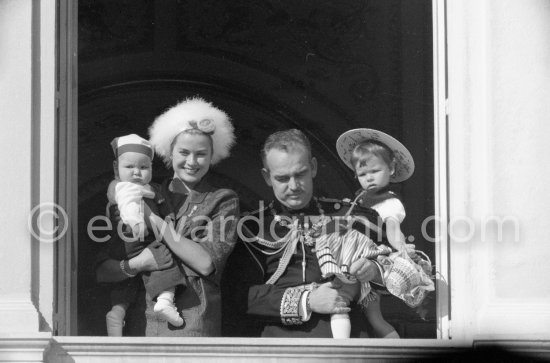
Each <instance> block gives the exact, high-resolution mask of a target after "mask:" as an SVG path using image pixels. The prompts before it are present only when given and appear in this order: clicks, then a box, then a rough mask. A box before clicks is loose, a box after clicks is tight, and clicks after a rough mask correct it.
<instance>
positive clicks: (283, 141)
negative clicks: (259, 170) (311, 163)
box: [262, 129, 311, 167]
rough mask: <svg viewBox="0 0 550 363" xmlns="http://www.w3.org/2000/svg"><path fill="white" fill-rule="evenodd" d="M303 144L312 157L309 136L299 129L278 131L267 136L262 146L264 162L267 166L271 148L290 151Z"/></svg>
mask: <svg viewBox="0 0 550 363" xmlns="http://www.w3.org/2000/svg"><path fill="white" fill-rule="evenodd" d="M296 146H302V147H303V148H304V149H305V150H306V151H307V152H308V154H309V158H310V159H311V143H310V142H309V139H308V138H307V136H306V135H305V134H304V133H303V132H302V131H300V130H298V129H289V130H284V131H277V132H275V133H273V134H271V135H269V136H268V137H267V139H266V140H265V143H264V146H263V147H262V162H263V164H264V167H266V163H265V161H266V157H267V153H268V152H269V151H270V150H271V149H277V150H281V151H285V152H289V151H290V149H292V148H294V147H296Z"/></svg>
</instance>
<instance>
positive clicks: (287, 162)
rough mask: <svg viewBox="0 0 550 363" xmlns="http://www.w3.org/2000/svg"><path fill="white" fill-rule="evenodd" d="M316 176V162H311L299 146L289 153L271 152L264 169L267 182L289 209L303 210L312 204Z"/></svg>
mask: <svg viewBox="0 0 550 363" xmlns="http://www.w3.org/2000/svg"><path fill="white" fill-rule="evenodd" d="M316 174H317V161H316V160H315V158H311V159H310V155H309V153H308V152H307V150H306V149H305V148H304V147H302V146H299V145H297V146H294V147H292V148H290V150H289V151H288V152H287V151H284V150H279V149H271V150H269V152H268V153H267V155H266V157H265V168H264V169H262V175H263V177H264V179H265V182H266V183H267V185H269V186H270V187H271V188H272V189H273V193H274V194H275V198H277V200H279V202H281V204H283V205H284V206H286V207H287V208H290V209H301V208H304V207H306V206H307V205H308V204H309V201H310V200H311V197H312V195H313V178H314V177H315V175H316Z"/></svg>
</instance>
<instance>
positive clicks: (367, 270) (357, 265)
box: [349, 258, 383, 284]
mask: <svg viewBox="0 0 550 363" xmlns="http://www.w3.org/2000/svg"><path fill="white" fill-rule="evenodd" d="M349 272H350V274H351V275H353V276H355V277H356V278H357V280H359V281H361V282H369V281H372V282H376V283H378V284H382V283H383V282H382V276H380V270H378V266H376V264H375V263H374V262H372V261H370V260H367V259H366V258H360V259H358V260H357V261H355V262H354V263H352V264H351V266H350V269H349Z"/></svg>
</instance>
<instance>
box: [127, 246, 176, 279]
mask: <svg viewBox="0 0 550 363" xmlns="http://www.w3.org/2000/svg"><path fill="white" fill-rule="evenodd" d="M128 263H129V265H130V268H131V269H132V270H135V271H138V272H143V271H157V270H164V269H166V268H168V267H170V266H171V265H172V263H173V260H172V254H171V253H170V250H169V249H168V248H166V246H165V245H163V244H162V243H160V242H152V243H151V244H150V245H149V246H147V248H145V249H144V250H143V251H141V253H140V254H139V255H137V256H136V257H134V258H132V259H130V260H129V261H128Z"/></svg>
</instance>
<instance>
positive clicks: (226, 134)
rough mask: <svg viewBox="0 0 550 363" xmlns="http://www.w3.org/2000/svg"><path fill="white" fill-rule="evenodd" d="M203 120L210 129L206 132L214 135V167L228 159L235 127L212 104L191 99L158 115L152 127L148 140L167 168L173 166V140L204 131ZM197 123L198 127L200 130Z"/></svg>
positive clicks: (200, 99) (224, 114)
mask: <svg viewBox="0 0 550 363" xmlns="http://www.w3.org/2000/svg"><path fill="white" fill-rule="evenodd" d="M203 120H211V121H212V122H211V123H210V122H206V124H207V127H206V129H205V130H204V131H205V133H209V131H211V127H212V124H213V127H214V131H213V133H212V134H211V137H212V144H213V154H212V164H216V163H218V162H219V161H221V160H222V159H225V158H226V157H228V156H229V154H230V150H231V147H232V146H233V144H234V143H235V135H234V128H233V125H232V124H231V121H230V119H229V117H228V116H227V114H226V113H225V112H223V111H222V110H220V109H218V108H216V107H214V106H213V105H212V103H210V102H207V101H205V100H203V99H202V98H199V97H194V98H189V99H187V100H185V101H182V102H180V103H178V104H177V105H175V106H173V107H171V108H170V109H168V110H167V111H166V112H164V113H163V114H162V115H160V116H158V117H157V118H156V119H155V121H154V122H153V124H152V125H151V127H149V136H150V139H149V141H150V142H151V144H152V145H153V147H154V148H155V151H156V152H157V153H158V154H159V155H160V156H161V157H162V158H163V160H164V162H165V163H166V165H167V166H169V167H171V166H172V163H171V160H170V156H171V154H172V150H171V146H172V142H173V140H174V138H175V137H176V136H177V135H179V134H180V133H181V132H183V131H185V130H189V129H193V128H198V129H200V130H202V128H201V126H200V125H201V124H202V122H201V121H203ZM197 124H198V125H199V127H197Z"/></svg>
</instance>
